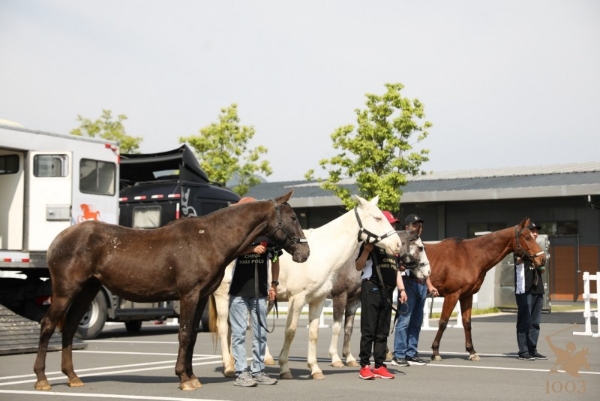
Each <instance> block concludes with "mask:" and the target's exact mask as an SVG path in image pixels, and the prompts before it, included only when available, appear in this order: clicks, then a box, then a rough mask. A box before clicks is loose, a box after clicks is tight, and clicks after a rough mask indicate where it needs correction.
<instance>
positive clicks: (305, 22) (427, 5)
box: [0, 0, 600, 181]
mask: <svg viewBox="0 0 600 401" xmlns="http://www.w3.org/2000/svg"><path fill="white" fill-rule="evenodd" d="M0 54H1V55H2V57H1V58H0V119H5V120H10V121H15V122H18V123H20V124H22V125H24V126H25V127H26V128H30V129H35V130H42V131H49V132H54V133H63V134H68V133H69V132H70V131H71V130H72V129H73V128H76V127H78V126H79V124H78V122H77V116H82V117H85V118H89V119H92V120H95V119H97V118H99V117H100V116H101V115H102V110H104V109H107V110H111V112H112V114H113V116H116V115H118V114H124V115H126V116H127V120H126V121H125V123H124V124H125V129H126V132H127V134H128V135H131V136H139V137H142V138H143V141H142V144H141V147H140V150H141V151H142V152H143V153H151V152H161V151H166V150H171V149H175V148H177V147H179V146H180V142H179V138H180V137H187V136H190V135H196V134H198V133H199V130H200V129H201V128H203V127H206V126H208V125H210V124H211V123H214V122H217V121H218V116H219V113H220V111H221V109H223V108H225V107H229V106H230V105H232V104H234V103H235V104H237V105H238V115H239V117H240V124H241V125H245V126H252V127H254V129H255V130H256V134H255V136H254V138H253V139H252V141H251V142H250V143H249V146H250V147H251V148H254V147H256V146H259V145H262V146H266V147H267V148H268V149H269V152H268V153H267V155H266V157H265V158H266V159H267V160H268V161H269V162H270V164H271V167H272V169H273V174H272V175H270V176H269V177H267V180H268V181H287V180H303V179H304V174H305V173H306V172H307V171H308V170H309V169H314V170H315V171H316V173H317V174H316V175H317V176H323V174H324V173H323V172H322V170H321V169H320V167H319V161H320V160H322V159H329V158H331V157H333V156H335V155H336V154H337V153H338V150H336V149H333V146H332V141H331V134H332V133H333V132H334V131H335V130H336V128H338V127H341V126H345V125H349V124H354V125H356V113H355V110H357V109H361V110H364V109H365V108H366V105H365V103H366V97H365V95H366V94H368V93H371V94H377V95H382V94H383V93H385V84H386V83H401V84H403V85H404V89H403V90H402V95H403V96H405V97H408V98H410V99H419V100H420V101H421V102H422V103H423V104H424V106H425V115H426V116H425V119H426V120H427V121H430V122H431V123H432V124H433V126H432V128H431V129H430V130H429V136H428V137H427V139H425V140H424V141H423V142H421V143H414V146H415V149H416V150H419V149H422V148H425V149H429V150H430V154H429V157H430V161H429V162H427V163H425V164H423V165H422V168H423V169H424V170H426V171H432V172H436V171H437V172H440V171H459V170H474V169H489V168H502V167H515V166H539V165H550V164H566V163H580V162H598V161H600V156H599V155H598V148H599V146H598V145H599V143H600V140H599V139H598V138H599V137H600V128H599V127H600V1H597V0H504V1H480V0H456V1H449V0H447V1H445V0H431V1H427V0H422V1H416V0H413V1H406V0H368V1H366V0H360V1H359V0H329V1H328V0H318V1H317V0H302V1H277V0H264V1H261V0H255V1H241V0H240V1H233V0H218V1H217V0H211V1H209V0H206V1H202V0H178V1H158V0H86V1H81V0H0Z"/></svg>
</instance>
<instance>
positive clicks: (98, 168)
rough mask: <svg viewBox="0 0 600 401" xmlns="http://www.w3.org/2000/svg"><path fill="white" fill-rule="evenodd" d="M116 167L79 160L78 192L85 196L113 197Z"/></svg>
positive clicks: (102, 162)
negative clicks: (85, 194)
mask: <svg viewBox="0 0 600 401" xmlns="http://www.w3.org/2000/svg"><path fill="white" fill-rule="evenodd" d="M116 172H117V167H116V164H115V163H108V162H105V161H101V160H92V159H81V162H80V163H79V190H80V191H81V192H83V193H87V194H97V195H111V196H112V195H114V194H115V188H116V186H115V183H116Z"/></svg>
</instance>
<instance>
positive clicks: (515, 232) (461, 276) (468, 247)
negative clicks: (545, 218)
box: [426, 218, 546, 361]
mask: <svg viewBox="0 0 600 401" xmlns="http://www.w3.org/2000/svg"><path fill="white" fill-rule="evenodd" d="M528 226H529V219H528V218H527V219H524V220H523V221H521V223H519V224H517V225H516V226H514V227H509V228H505V229H503V230H498V231H494V232H492V233H490V234H485V235H482V236H481V237H476V238H470V239H461V238H447V239H445V240H443V241H441V242H439V243H437V244H427V245H426V250H427V256H428V257H429V261H430V263H431V283H432V284H433V286H434V287H436V288H437V290H438V291H439V293H440V295H441V296H443V297H444V304H443V306H442V314H441V316H440V321H439V327H438V331H437V333H436V335H435V338H434V340H433V344H432V345H431V349H432V350H433V355H432V356H431V359H433V360H436V361H441V360H442V357H441V356H440V352H439V351H440V341H441V339H442V335H443V334H444V330H446V326H447V325H448V320H449V319H450V315H451V314H452V310H454V307H455V306H456V303H457V302H458V301H460V313H461V316H462V323H463V327H464V330H465V348H466V350H467V352H469V359H470V360H474V361H478V360H479V359H480V358H479V355H477V352H475V348H474V347H473V339H472V337H471V308H472V307H473V295H474V294H476V293H477V292H478V291H479V289H480V288H481V284H483V279H484V278H485V274H486V273H487V272H488V270H490V269H491V268H492V267H494V266H496V265H497V264H498V263H499V262H500V261H501V260H502V259H503V258H504V257H505V256H506V255H508V254H509V253H516V254H517V255H518V256H521V257H526V258H529V259H531V260H532V261H533V263H534V265H535V266H536V267H540V266H543V265H545V264H546V254H545V253H544V251H542V249H541V248H540V246H539V245H538V243H537V242H536V240H535V239H534V238H533V236H532V235H531V232H530V231H529V229H528V228H527V227H528Z"/></svg>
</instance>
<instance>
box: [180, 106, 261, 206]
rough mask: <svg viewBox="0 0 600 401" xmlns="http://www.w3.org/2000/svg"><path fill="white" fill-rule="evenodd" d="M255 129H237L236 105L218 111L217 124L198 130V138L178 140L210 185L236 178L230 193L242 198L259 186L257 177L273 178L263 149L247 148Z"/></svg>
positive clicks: (241, 127)
mask: <svg viewBox="0 0 600 401" xmlns="http://www.w3.org/2000/svg"><path fill="white" fill-rule="evenodd" d="M254 134H255V130H254V127H248V126H244V125H240V119H239V117H238V111H237V104H232V105H231V106H229V107H227V108H223V109H221V114H219V121H218V122H216V123H212V124H210V125H209V126H207V127H204V128H201V129H200V133H199V135H193V136H188V137H180V138H179V142H181V143H183V142H187V143H188V144H189V145H190V146H191V147H193V148H194V149H195V151H196V156H197V157H198V160H199V161H200V166H201V167H202V169H203V170H204V171H205V172H206V174H207V175H208V176H209V177H210V179H211V180H212V181H216V182H221V183H226V182H228V181H230V180H231V179H232V178H234V177H235V178H237V180H238V183H237V184H236V185H235V186H234V187H233V191H234V192H236V193H237V194H238V195H240V196H243V195H245V194H246V193H247V192H248V190H249V189H250V188H251V187H253V186H255V185H257V184H260V182H261V179H260V177H259V176H258V175H259V174H261V175H264V176H269V175H271V174H272V170H271V166H270V165H269V162H268V161H266V160H261V156H262V155H264V154H266V153H267V152H268V149H267V148H265V147H264V146H257V147H256V148H254V149H249V148H248V142H249V141H250V140H251V139H252V138H253V137H254Z"/></svg>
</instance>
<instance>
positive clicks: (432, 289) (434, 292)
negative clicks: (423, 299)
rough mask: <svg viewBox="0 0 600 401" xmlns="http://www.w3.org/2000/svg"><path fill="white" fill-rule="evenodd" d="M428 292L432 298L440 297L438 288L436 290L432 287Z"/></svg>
mask: <svg viewBox="0 0 600 401" xmlns="http://www.w3.org/2000/svg"><path fill="white" fill-rule="evenodd" d="M427 291H429V293H430V294H431V296H434V297H437V296H438V295H440V293H439V292H438V290H437V288H435V287H434V286H431V288H429V289H428V290H427Z"/></svg>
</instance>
